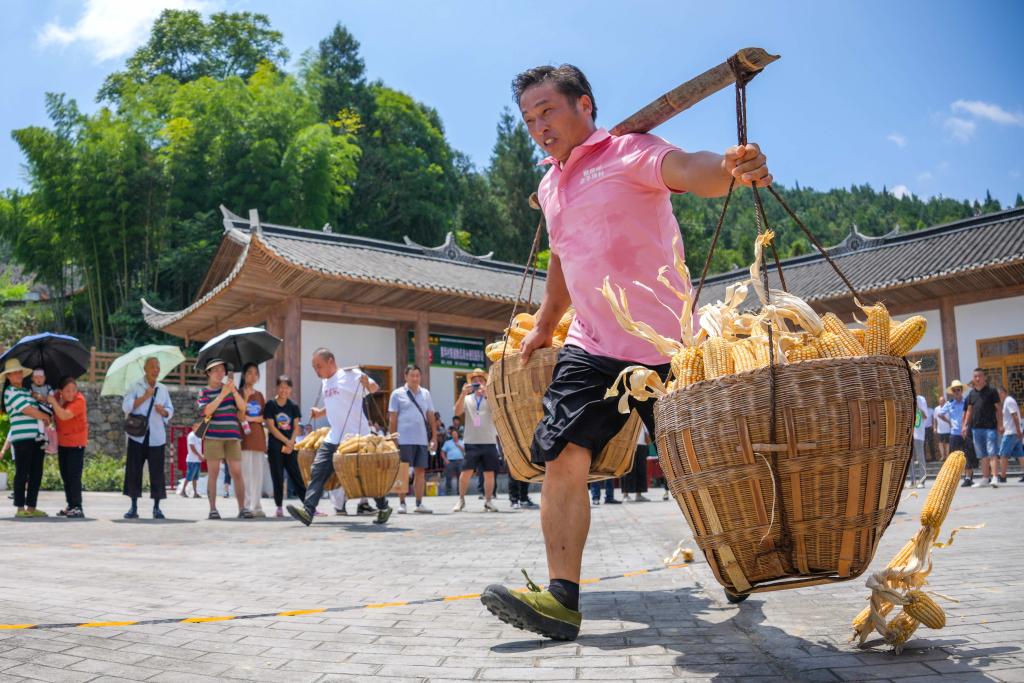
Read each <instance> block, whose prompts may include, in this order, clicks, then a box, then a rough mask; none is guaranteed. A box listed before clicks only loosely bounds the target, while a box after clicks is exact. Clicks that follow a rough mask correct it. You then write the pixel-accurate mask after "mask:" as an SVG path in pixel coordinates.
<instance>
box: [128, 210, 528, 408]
mask: <svg viewBox="0 0 1024 683" xmlns="http://www.w3.org/2000/svg"><path fill="white" fill-rule="evenodd" d="M221 211H222V213H223V218H224V235H223V237H222V238H221V243H220V246H219V247H218V249H217V252H216V254H215V255H214V257H213V260H212V262H211V263H210V267H209V270H208V271H207V273H206V277H205V279H204V280H203V283H202V285H201V286H200V288H199V291H198V293H197V295H196V300H195V302H194V303H192V305H190V306H189V307H188V308H185V309H183V310H180V311H173V312H167V311H159V310H157V309H155V308H153V307H152V306H151V305H149V304H148V303H147V302H145V301H143V302H142V312H143V315H144V317H145V319H146V322H147V323H148V324H149V325H150V326H152V327H153V328H155V329H158V330H162V331H164V332H167V333H168V334H172V335H175V336H177V337H181V338H183V339H185V340H186V342H188V341H206V340H208V339H210V338H212V337H214V336H216V335H218V334H220V333H221V332H223V331H225V330H227V329H231V328H237V327H244V326H247V325H265V326H266V328H267V329H268V330H269V331H270V332H271V333H272V334H274V335H276V336H278V337H280V338H281V339H283V340H284V341H283V344H282V345H281V348H280V349H279V350H278V353H277V355H276V357H275V358H274V359H273V360H272V361H270V362H268V363H267V365H266V367H265V368H264V370H263V373H262V376H263V379H264V381H265V382H266V383H267V385H268V386H270V387H272V385H273V378H275V377H276V376H277V375H279V374H282V373H284V374H287V375H289V376H291V377H292V379H293V381H294V382H295V387H296V392H295V396H296V400H298V401H299V403H300V406H301V407H302V409H303V412H304V414H305V413H307V411H308V409H309V407H311V406H312V405H314V402H315V401H316V400H317V396H318V390H319V386H320V382H319V381H318V380H317V379H316V377H315V376H314V374H313V370H312V367H311V366H310V358H311V356H312V353H313V351H314V350H315V349H316V348H317V347H320V346H326V347H327V348H329V349H331V350H332V351H333V352H334V354H335V356H336V357H337V359H338V364H339V365H342V366H346V365H360V366H362V367H363V368H364V369H365V370H366V371H367V372H369V373H370V374H371V375H372V376H373V377H374V378H375V379H376V380H377V382H378V383H379V384H380V385H381V387H382V389H383V392H382V395H381V396H380V397H379V404H381V408H382V409H386V405H387V404H386V399H387V394H388V393H389V392H390V391H391V390H393V389H394V388H395V387H397V386H401V385H402V383H403V379H402V373H403V370H404V368H405V366H406V364H407V363H410V362H415V363H416V364H417V365H419V366H420V367H421V368H422V370H423V383H424V385H425V386H429V388H430V390H431V393H432V395H433V397H434V402H435V404H436V407H437V409H438V411H439V412H440V413H441V415H442V419H443V420H444V421H445V422H446V423H448V422H450V420H451V414H452V406H453V404H454V399H455V396H456V393H457V391H458V390H459V389H461V382H462V380H463V378H464V376H465V373H466V371H467V370H470V369H472V368H474V367H478V366H484V367H485V366H486V357H485V356H484V346H485V345H486V344H487V343H489V342H491V341H494V340H495V339H497V338H498V337H499V336H500V334H501V331H502V330H503V329H504V327H505V326H506V325H507V324H508V320H509V316H510V314H511V312H512V306H513V304H514V303H515V301H516V297H517V295H518V293H519V291H520V286H521V284H522V282H523V267H522V266H518V265H513V264H510V263H502V262H500V261H496V260H494V259H493V258H491V255H490V254H487V255H483V256H474V255H472V254H469V253H467V252H466V251H464V250H463V249H460V248H459V247H458V246H457V245H456V244H455V242H454V239H453V237H452V235H451V233H449V234H448V238H447V240H446V241H445V243H444V244H442V245H441V246H439V247H424V246H421V245H418V244H415V243H413V242H411V241H409V240H406V243H405V244H396V243H393V242H385V241H382V240H375V239H370V238H366V237H355V236H351V235H342V234H338V233H335V232H333V231H332V230H331V227H330V226H329V225H325V226H324V227H323V229H322V230H320V231H315V230H307V229H302V228H294V227H288V226H283V225H273V224H270V223H262V222H261V221H260V219H259V215H258V213H257V212H256V211H255V210H252V211H250V212H249V217H248V218H242V217H241V216H237V215H235V214H233V213H231V212H230V211H228V210H227V209H225V208H224V207H221ZM527 289H528V288H527ZM542 292H543V273H541V274H540V278H539V280H538V282H537V283H536V284H535V286H534V288H533V301H534V303H535V304H536V303H539V301H540V298H541V294H542ZM526 295H527V293H526V291H524V293H523V296H524V297H525V296H526ZM383 415H384V413H383V412H381V413H379V414H377V415H374V416H373V417H375V418H377V419H380V418H381V417H383Z"/></svg>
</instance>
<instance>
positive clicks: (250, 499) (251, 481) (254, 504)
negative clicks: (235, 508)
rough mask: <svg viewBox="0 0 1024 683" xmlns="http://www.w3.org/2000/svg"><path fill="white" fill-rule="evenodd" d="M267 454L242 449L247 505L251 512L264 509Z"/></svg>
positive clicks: (243, 478) (243, 479)
mask: <svg viewBox="0 0 1024 683" xmlns="http://www.w3.org/2000/svg"><path fill="white" fill-rule="evenodd" d="M266 459H267V454H266V453H263V452H262V451H242V481H244V482H245V507H246V508H247V509H248V510H249V511H250V512H256V511H257V510H262V509H263V502H262V501H263V469H264V467H265V466H264V461H265V460H266Z"/></svg>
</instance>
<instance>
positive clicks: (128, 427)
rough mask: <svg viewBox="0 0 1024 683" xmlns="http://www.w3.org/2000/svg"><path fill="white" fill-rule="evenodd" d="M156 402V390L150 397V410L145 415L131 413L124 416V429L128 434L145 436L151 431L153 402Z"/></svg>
mask: <svg viewBox="0 0 1024 683" xmlns="http://www.w3.org/2000/svg"><path fill="white" fill-rule="evenodd" d="M155 403H156V390H155V389H154V391H153V398H151V399H149V410H147V411H146V414H145V415H139V414H138V413H129V414H128V415H126V416H125V418H124V431H125V433H126V434H128V436H135V437H139V438H141V437H144V436H146V432H148V431H149V416H150V415H151V414H152V413H153V404H155Z"/></svg>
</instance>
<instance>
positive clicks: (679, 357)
mask: <svg viewBox="0 0 1024 683" xmlns="http://www.w3.org/2000/svg"><path fill="white" fill-rule="evenodd" d="M773 238H774V234H773V233H772V232H771V231H767V232H765V233H763V234H761V235H759V236H758V238H757V240H756V241H755V245H754V263H753V264H752V265H751V266H750V278H749V279H747V280H743V281H740V282H737V283H735V284H733V285H730V286H729V287H728V288H727V289H726V293H725V299H724V301H718V302H716V303H713V304H705V305H704V306H701V307H700V309H699V310H698V311H697V313H698V315H699V321H700V322H699V329H696V330H695V329H694V324H693V296H692V292H691V291H690V290H687V291H679V289H677V288H676V287H675V286H674V285H672V283H671V282H670V281H669V279H668V278H667V277H665V272H666V271H667V270H668V268H669V266H667V265H666V266H662V267H661V268H660V269H659V271H658V278H657V279H658V282H659V283H660V284H661V285H662V286H663V287H664V288H665V290H667V291H666V293H667V294H669V295H671V296H673V297H675V298H676V299H678V300H679V301H681V302H682V309H681V311H680V312H679V314H678V315H676V317H677V319H678V320H679V337H678V338H670V337H666V336H664V335H662V334H660V333H659V332H658V331H656V330H655V329H654V328H653V327H651V326H650V325H648V324H647V323H645V322H643V321H639V320H634V319H633V317H632V316H631V314H630V311H629V300H628V297H627V296H626V292H625V290H624V289H623V288H622V287H613V286H612V284H611V283H610V282H609V280H608V278H605V281H604V284H603V286H602V287H601V288H600V289H601V293H602V295H603V296H604V298H605V300H606V301H607V302H608V304H609V306H610V307H611V311H612V315H614V316H615V319H616V320H617V321H618V323H619V325H620V326H621V327H622V328H623V329H624V330H625V331H626V332H628V333H630V334H632V335H634V336H636V337H639V338H641V339H644V340H646V341H648V342H649V343H651V344H652V345H653V346H654V347H655V348H656V349H658V351H659V352H660V353H661V354H662V355H664V356H665V357H666V358H668V359H670V365H671V373H670V376H669V379H668V381H667V382H664V383H663V382H662V381H661V378H660V377H659V376H658V375H657V374H656V373H654V372H653V371H651V370H649V369H647V368H644V367H643V366H632V367H629V368H626V370H624V371H623V372H622V374H620V375H619V377H618V379H617V380H616V382H615V383H614V384H613V386H612V388H611V389H609V392H608V394H609V396H618V395H619V394H620V393H622V394H623V395H622V398H621V399H620V405H619V408H620V410H622V411H623V412H625V411H626V410H628V401H627V399H628V397H629V396H632V397H633V398H635V399H637V400H640V401H645V400H648V399H652V398H655V399H656V398H660V397H662V396H665V395H667V394H668V393H669V392H671V391H675V390H679V389H685V388H686V387H688V386H690V385H691V384H694V383H696V382H700V381H703V380H710V379H716V378H719V377H724V376H726V375H732V374H736V373H740V372H746V371H749V370H755V369H757V368H761V367H767V366H768V365H770V364H771V363H772V362H773V361H774V363H775V364H778V365H781V364H786V363H799V362H802V361H808V360H815V359H819V358H850V357H855V356H872V355H888V356H897V357H902V356H905V355H906V354H907V353H909V352H910V351H911V350H912V349H913V348H914V346H916V345H917V344H918V343H919V342H920V341H921V339H922V338H923V337H924V334H925V331H926V329H927V321H926V320H925V318H924V317H922V316H919V315H915V316H911V317H909V318H907V319H906V320H902V321H900V320H896V319H894V318H892V317H891V316H890V315H889V312H888V310H887V309H886V307H885V305H884V304H881V303H876V304H873V305H870V306H865V305H863V304H861V303H860V302H859V301H858V302H857V305H858V306H859V307H860V309H861V310H862V311H863V312H864V317H865V320H864V322H863V323H861V322H855V323H854V324H853V325H850V326H848V325H846V324H845V323H843V321H842V320H840V319H839V317H838V316H837V315H835V314H834V313H825V314H824V315H819V314H818V313H817V312H815V311H814V309H812V308H811V306H810V305H809V304H808V303H807V302H806V301H804V300H803V299H801V298H800V297H798V296H795V295H793V294H791V293H789V292H786V291H783V290H781V289H774V288H771V289H769V290H767V291H766V289H765V287H764V285H763V284H762V280H761V261H762V258H761V256H762V252H763V250H764V249H765V248H767V247H768V246H770V245H771V242H772V240H773ZM673 248H674V251H675V254H674V263H673V266H672V267H674V268H675V270H676V272H677V273H678V275H679V276H680V277H681V278H682V280H683V282H690V272H689V270H688V269H687V267H686V263H685V261H684V260H683V256H682V253H681V251H680V249H679V240H678V238H677V239H676V241H675V243H674V245H673ZM633 284H634V285H636V286H638V287H640V288H641V289H643V290H644V291H646V292H647V293H649V294H650V295H651V296H653V297H655V298H656V299H657V300H658V302H659V303H661V304H662V305H663V306H665V307H666V308H669V309H670V310H672V311H673V314H674V315H675V309H673V308H672V307H671V306H669V305H668V304H666V303H665V302H663V301H662V300H661V298H660V297H659V295H658V293H657V292H655V291H654V290H653V289H652V288H651V287H648V286H647V285H644V284H643V283H641V282H636V281H634V283H633ZM751 289H753V290H754V292H755V294H756V296H757V298H758V300H759V303H760V311H759V312H757V313H754V312H749V311H744V310H743V304H744V302H745V301H746V299H747V296H748V293H749V291H750V290H751ZM769 328H770V331H771V335H770V337H771V346H769ZM620 384H621V385H622V389H621V390H620V389H619V388H618V387H619V385H620Z"/></svg>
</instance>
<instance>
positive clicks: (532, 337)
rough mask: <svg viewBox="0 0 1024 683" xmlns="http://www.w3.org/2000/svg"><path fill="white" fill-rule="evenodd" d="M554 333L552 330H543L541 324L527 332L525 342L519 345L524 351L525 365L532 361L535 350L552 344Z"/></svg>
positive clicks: (523, 360) (523, 359) (523, 361)
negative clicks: (531, 357)
mask: <svg viewBox="0 0 1024 683" xmlns="http://www.w3.org/2000/svg"><path fill="white" fill-rule="evenodd" d="M552 334H553V333H552V332H549V331H546V330H543V329H541V328H540V327H539V326H538V327H534V328H533V329H532V330H530V331H529V332H527V334H526V337H524V338H523V343H522V344H521V345H520V347H519V349H520V351H521V352H522V363H523V365H526V364H527V363H529V362H530V356H532V355H533V352H534V351H536V350H537V349H544V348H547V347H549V346H551V337H552Z"/></svg>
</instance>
